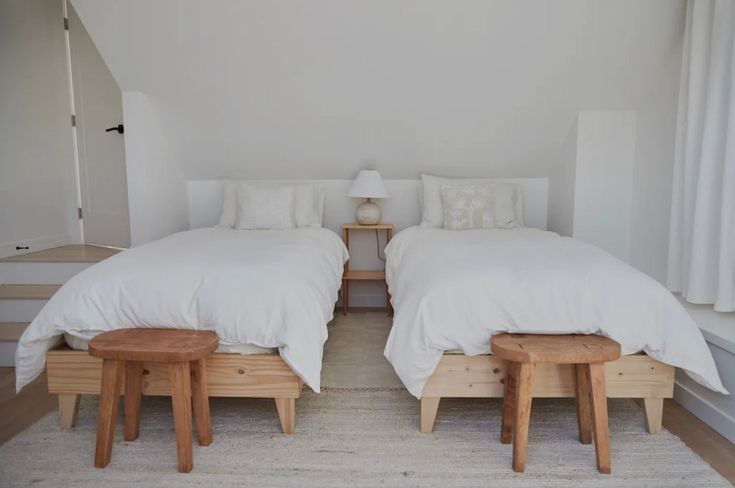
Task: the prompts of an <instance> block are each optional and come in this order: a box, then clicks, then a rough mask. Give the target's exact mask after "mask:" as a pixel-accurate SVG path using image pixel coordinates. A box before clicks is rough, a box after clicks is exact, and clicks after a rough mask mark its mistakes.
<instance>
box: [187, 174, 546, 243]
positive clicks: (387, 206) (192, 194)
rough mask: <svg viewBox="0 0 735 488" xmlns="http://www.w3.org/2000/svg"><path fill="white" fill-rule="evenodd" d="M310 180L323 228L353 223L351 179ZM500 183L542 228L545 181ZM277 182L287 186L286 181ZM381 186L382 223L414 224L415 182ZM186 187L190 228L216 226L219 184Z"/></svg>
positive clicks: (401, 226) (202, 182) (418, 217)
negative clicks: (321, 198) (320, 188)
mask: <svg viewBox="0 0 735 488" xmlns="http://www.w3.org/2000/svg"><path fill="white" fill-rule="evenodd" d="M310 181H311V182H314V183H320V184H322V185H324V187H325V188H326V201H325V204H324V226H325V227H327V228H330V229H332V230H334V231H337V232H341V226H342V224H344V223H348V222H353V221H354V220H355V217H354V215H355V207H356V206H357V204H358V200H357V199H354V198H349V197H348V196H347V190H348V189H349V186H350V184H351V183H352V180H310ZM502 181H509V182H512V183H518V184H520V185H522V186H523V189H524V213H525V216H524V218H525V221H526V225H527V226H529V227H536V228H539V229H546V207H547V199H548V186H549V180H548V178H516V179H511V178H506V179H503V180H502ZM280 182H282V183H288V181H280ZM300 182H302V183H303V182H305V181H303V180H301V181H300ZM292 183H293V181H292ZM385 185H386V186H387V188H388V192H389V193H390V195H391V197H390V198H388V199H385V200H379V201H378V203H379V205H380V207H381V208H382V209H383V216H382V220H383V221H384V222H390V223H392V224H393V225H394V226H395V231H396V232H397V231H399V230H401V229H405V228H406V227H410V226H412V225H417V224H418V223H419V222H420V220H421V209H420V204H419V196H418V189H419V180H385ZM187 186H188V188H187V190H188V196H189V225H190V227H191V228H192V229H194V228H197V227H211V226H213V225H216V224H217V222H218V221H219V216H220V213H221V212H222V194H223V181H222V180H193V181H188V182H187Z"/></svg>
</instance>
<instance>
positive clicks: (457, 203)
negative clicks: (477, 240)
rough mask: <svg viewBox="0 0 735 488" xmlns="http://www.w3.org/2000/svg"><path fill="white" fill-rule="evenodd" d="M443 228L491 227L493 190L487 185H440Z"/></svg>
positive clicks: (492, 225) (492, 222)
mask: <svg viewBox="0 0 735 488" xmlns="http://www.w3.org/2000/svg"><path fill="white" fill-rule="evenodd" d="M441 195H442V201H443V202H444V228H446V229H450V230H469V229H492V228H493V227H495V224H494V220H493V199H494V195H493V191H492V187H490V186H488V185H442V186H441Z"/></svg>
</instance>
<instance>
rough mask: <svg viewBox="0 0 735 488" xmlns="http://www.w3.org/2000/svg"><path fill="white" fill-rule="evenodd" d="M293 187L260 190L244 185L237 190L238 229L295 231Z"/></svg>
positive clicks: (294, 190)
mask: <svg viewBox="0 0 735 488" xmlns="http://www.w3.org/2000/svg"><path fill="white" fill-rule="evenodd" d="M295 195H296V189H295V188H294V187H293V186H281V187H278V188H259V187H257V186H250V185H246V184H242V185H240V186H239V187H238V189H237V203H238V206H237V211H238V212H237V213H238V216H237V225H236V226H235V228H236V229H248V230H250V229H272V230H284V229H293V228H294V226H295V222H294V199H295Z"/></svg>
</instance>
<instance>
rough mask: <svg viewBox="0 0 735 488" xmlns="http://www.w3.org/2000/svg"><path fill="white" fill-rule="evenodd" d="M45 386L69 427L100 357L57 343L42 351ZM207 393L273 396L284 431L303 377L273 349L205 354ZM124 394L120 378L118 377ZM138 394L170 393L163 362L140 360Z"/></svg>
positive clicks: (93, 386) (95, 380)
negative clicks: (142, 361) (140, 383)
mask: <svg viewBox="0 0 735 488" xmlns="http://www.w3.org/2000/svg"><path fill="white" fill-rule="evenodd" d="M46 374H47V377H48V391H49V393H55V394H57V395H59V422H60V424H61V428H62V429H70V428H72V427H73V426H74V423H75V422H76V417H77V411H78V409H79V399H80V397H81V395H99V394H100V382H101V378H102V360H101V359H98V358H93V357H92V356H90V355H89V353H87V351H75V350H72V349H69V347H68V346H66V345H64V346H60V347H57V348H55V349H52V350H50V351H48V352H47V353H46ZM207 382H208V383H209V396H210V397H248V398H273V399H274V400H275V403H276V410H277V412H278V417H279V419H280V421H281V428H282V429H283V433H284V434H293V433H294V431H295V429H296V399H297V398H298V397H299V396H300V395H301V389H302V387H303V385H304V382H303V381H302V380H301V378H299V377H298V376H297V375H296V373H294V372H293V371H292V370H291V368H290V367H289V366H288V365H287V364H286V362H285V361H284V360H283V359H282V358H281V356H280V355H278V354H277V353H274V354H250V355H241V354H231V353H217V352H215V353H213V354H210V355H209V356H207ZM122 384H123V387H122V388H123V390H122V391H121V394H124V385H125V380H124V378H123V381H122ZM143 394H144V395H153V396H155V395H159V396H169V395H170V394H171V391H170V388H169V375H168V369H167V365H166V364H158V363H144V364H143Z"/></svg>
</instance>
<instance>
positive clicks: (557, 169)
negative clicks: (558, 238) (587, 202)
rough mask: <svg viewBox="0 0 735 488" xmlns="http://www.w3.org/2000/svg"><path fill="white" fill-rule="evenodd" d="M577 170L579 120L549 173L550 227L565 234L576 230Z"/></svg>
mask: <svg viewBox="0 0 735 488" xmlns="http://www.w3.org/2000/svg"><path fill="white" fill-rule="evenodd" d="M576 172H577V120H576V119H575V120H574V123H573V124H572V127H571V128H570V129H569V134H568V135H567V139H566V141H564V146H563V147H562V150H561V154H560V155H559V161H558V162H557V163H556V166H554V168H552V170H551V174H550V175H549V206H548V212H549V218H548V228H549V230H552V231H554V232H556V233H557V234H560V235H563V236H571V235H572V234H573V232H574V184H575V179H576Z"/></svg>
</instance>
